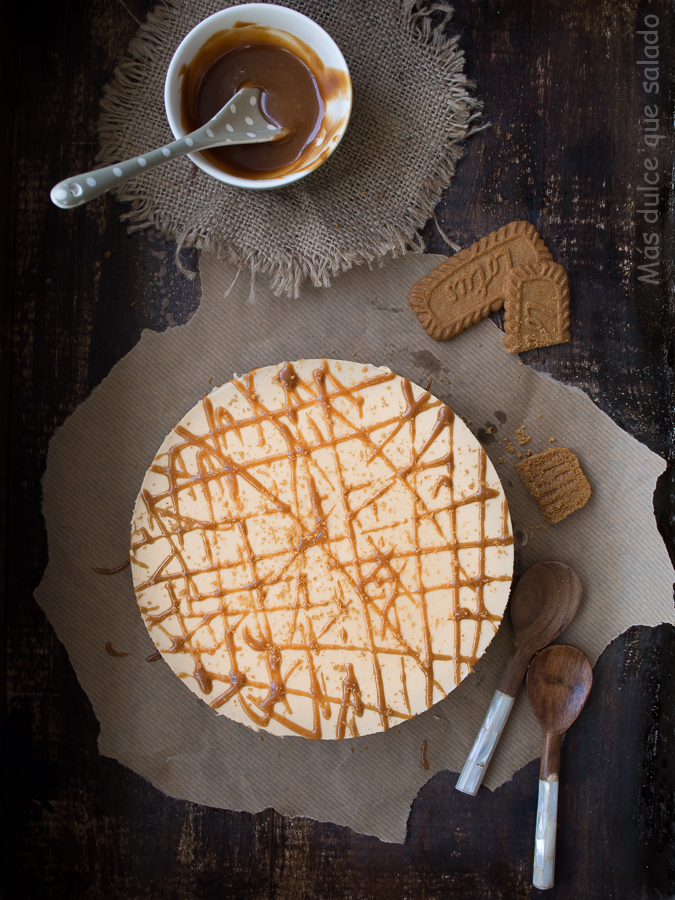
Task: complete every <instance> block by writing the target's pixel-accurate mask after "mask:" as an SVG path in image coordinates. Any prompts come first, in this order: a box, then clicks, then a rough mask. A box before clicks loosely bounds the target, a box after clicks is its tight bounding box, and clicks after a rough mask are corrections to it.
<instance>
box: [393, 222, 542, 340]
mask: <svg viewBox="0 0 675 900" xmlns="http://www.w3.org/2000/svg"><path fill="white" fill-rule="evenodd" d="M550 260H551V254H550V252H549V250H548V248H547V247H546V245H545V244H544V242H543V241H542V239H541V238H540V237H539V234H538V232H537V230H536V229H535V228H534V226H533V225H530V223H529V222H510V223H509V224H508V225H505V226H504V227H503V228H500V229H499V231H493V232H492V233H491V234H488V235H487V236H486V237H484V238H481V240H480V241H477V242H476V243H475V244H472V245H471V246H470V247H467V248H466V249H465V250H460V251H459V253H457V254H456V255H455V256H453V257H451V258H450V259H448V260H446V261H445V262H443V263H441V264H440V266H436V268H435V269H433V270H432V271H431V272H430V273H429V274H428V275H426V276H425V277H424V278H423V279H422V280H421V281H418V282H417V284H414V285H413V286H412V288H411V289H410V293H409V294H408V302H409V303H410V306H411V307H412V309H413V311H414V313H415V315H416V316H417V318H418V319H419V320H420V322H421V323H422V325H423V326H424V328H425V330H426V332H427V333H428V334H429V336H430V337H432V338H433V339H434V340H436V341H447V340H448V339H449V338H451V337H454V336H455V335H456V334H459V333H460V332H462V331H464V329H465V328H468V327H469V326H470V325H473V324H474V322H480V320H481V319H484V318H485V317H486V316H487V315H488V314H489V313H490V312H494V311H495V310H498V309H501V307H502V306H503V304H504V288H505V280H506V277H507V276H508V275H509V273H510V272H511V271H512V269H513V268H514V266H525V265H537V264H539V263H545V262H547V261H550Z"/></svg>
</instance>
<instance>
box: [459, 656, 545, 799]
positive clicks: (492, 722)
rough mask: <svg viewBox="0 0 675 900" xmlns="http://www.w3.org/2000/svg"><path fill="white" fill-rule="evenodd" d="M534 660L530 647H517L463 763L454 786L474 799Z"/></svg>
mask: <svg viewBox="0 0 675 900" xmlns="http://www.w3.org/2000/svg"><path fill="white" fill-rule="evenodd" d="M531 658H532V651H530V650H529V649H527V648H523V647H519V648H517V649H516V650H515V651H514V653H513V656H512V657H511V659H510V660H509V662H508V664H507V666H506V669H505V670H504V674H503V675H502V679H501V681H500V682H499V687H498V688H497V690H496V691H495V693H494V696H493V698H492V702H491V703H490V706H489V708H488V711H487V713H486V714H485V718H484V719H483V724H482V725H481V729H480V731H479V732H478V737H477V738H476V740H475V741H474V742H473V747H472V748H471V750H470V751H469V755H468V756H467V758H466V762H465V763H464V768H463V769H462V771H461V774H460V776H459V778H458V779H457V784H456V785H455V787H456V788H457V790H458V791H461V792H462V793H463V794H470V795H471V796H472V797H475V796H476V794H477V793H478V789H479V788H480V786H481V784H482V783H483V778H484V777H485V773H486V771H487V767H488V765H489V763H490V760H491V759H492V754H493V753H494V752H495V749H496V747H497V743H498V742H499V738H500V737H501V735H502V731H503V730H504V726H505V725H506V720H507V719H508V717H509V713H510V712H511V707H512V706H513V704H514V702H515V699H516V695H517V694H518V691H519V689H520V685H521V684H522V683H523V678H524V677H525V672H526V671H527V667H528V665H529V662H530V659H531Z"/></svg>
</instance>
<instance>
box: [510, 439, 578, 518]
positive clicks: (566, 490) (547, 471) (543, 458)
mask: <svg viewBox="0 0 675 900" xmlns="http://www.w3.org/2000/svg"><path fill="white" fill-rule="evenodd" d="M516 471H517V472H518V474H519V475H520V477H521V478H522V480H523V482H524V484H525V487H526V488H527V490H528V491H529V492H530V494H531V495H532V497H534V499H535V500H536V502H537V506H538V507H539V510H540V512H541V514H542V516H543V517H544V519H545V520H546V521H547V522H549V523H550V524H552V525H554V524H555V523H556V522H560V521H562V519H564V518H565V517H566V516H569V514H570V513H571V512H574V511H575V510H576V509H581V507H582V506H585V505H586V503H587V502H588V499H589V497H590V496H591V486H590V484H589V483H588V479H587V478H586V476H585V475H584V473H583V472H582V471H581V466H580V465H579V460H578V459H577V457H576V456H575V454H574V453H572V451H571V450H568V449H567V447H556V448H555V449H552V450H546V451H545V452H544V453H537V454H536V455H535V456H530V457H529V458H528V459H524V460H523V461H522V462H519V463H518V465H517V466H516Z"/></svg>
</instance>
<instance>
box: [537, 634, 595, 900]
mask: <svg viewBox="0 0 675 900" xmlns="http://www.w3.org/2000/svg"><path fill="white" fill-rule="evenodd" d="M592 684H593V669H592V668H591V664H590V663H589V661H588V660H587V659H586V657H585V656H584V654H583V653H582V652H581V650H577V648H576V647H569V646H568V645H567V644H555V645H554V646H553V647H547V648H546V649H545V650H542V651H541V653H537V655H536V656H535V658H534V659H533V660H532V664H531V665H530V668H529V671H528V673H527V696H528V698H529V700H530V705H531V706H532V709H533V711H534V714H535V716H536V717H537V719H539V724H540V725H541V727H542V728H543V729H544V748H543V750H542V754H541V768H540V769H539V799H538V801H537V830H536V834H535V838H534V867H533V873H532V884H533V885H534V886H535V887H536V888H541V889H542V890H545V889H546V888H550V887H553V872H554V869H555V837H556V826H557V821H558V782H559V778H560V744H561V742H562V736H563V734H564V733H565V732H566V731H567V729H568V728H569V727H570V725H571V724H572V722H574V720H575V719H576V718H577V716H578V715H579V713H580V712H581V710H582V709H583V708H584V705H585V703H586V700H587V699H588V695H589V693H590V690H591V685H592Z"/></svg>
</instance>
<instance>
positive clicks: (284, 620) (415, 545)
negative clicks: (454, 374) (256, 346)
mask: <svg viewBox="0 0 675 900" xmlns="http://www.w3.org/2000/svg"><path fill="white" fill-rule="evenodd" d="M130 557H131V566H132V572H133V580H134V589H135V592H136V598H137V602H138V606H139V609H140V611H141V614H142V615H143V618H144V620H145V624H146V626H147V628H148V631H149V633H150V636H151V638H152V640H153V641H154V643H155V645H156V647H157V649H158V650H159V652H160V653H161V654H162V656H163V658H164V659H165V660H166V661H167V662H168V664H169V665H170V666H171V668H172V669H173V671H174V672H175V673H176V675H177V676H178V677H179V678H181V679H182V680H183V682H184V683H185V684H186V686H187V687H189V688H190V689H191V690H192V691H194V692H195V693H196V694H197V695H198V696H199V697H201V699H202V700H204V702H205V703H207V704H208V705H209V706H210V707H211V708H212V709H213V710H215V711H216V712H217V713H218V714H221V715H226V716H229V717H230V718H231V719H234V720H236V721H237V722H241V723H243V724H244V725H248V726H249V727H251V728H254V729H266V730H267V731H269V732H271V733H274V734H278V735H302V736H304V737H307V738H314V739H328V740H340V739H342V738H345V737H356V736H358V735H364V734H370V733H372V732H376V731H385V730H387V729H388V728H391V727H392V726H396V725H400V724H401V723H402V722H404V721H405V720H407V719H410V718H412V716H415V715H417V714H418V713H420V712H423V711H424V710H426V709H428V708H430V707H431V706H432V705H433V704H434V703H436V702H438V701H439V700H441V699H443V698H444V697H445V696H446V695H447V694H448V693H449V692H450V691H452V690H453V689H454V688H455V687H457V685H458V684H459V683H460V682H461V680H462V679H463V678H465V677H466V676H467V675H468V674H469V673H470V672H471V670H472V667H473V665H474V664H475V662H476V660H477V659H478V658H479V656H480V655H481V654H482V653H483V652H484V650H485V648H486V647H487V645H488V644H489V643H490V641H491V639H492V637H493V636H494V634H495V633H496V631H497V628H498V627H499V623H500V622H501V619H502V616H503V613H504V609H505V607H506V603H507V600H508V596H509V589H510V584H511V577H512V573H513V538H512V533H511V521H510V517H509V513H508V507H507V502H506V498H505V496H504V492H503V490H502V486H501V484H500V481H499V478H498V476H497V473H496V472H495V470H494V468H493V466H492V464H491V463H490V461H489V460H488V458H487V457H486V455H485V452H484V450H483V448H482V447H481V446H480V444H479V443H478V441H477V440H476V439H475V437H474V436H473V435H472V434H471V432H470V431H469V429H468V428H467V427H466V425H465V424H464V422H463V421H462V420H461V419H460V418H459V417H458V416H455V415H454V414H453V412H452V410H451V409H450V408H449V407H448V406H446V405H445V404H444V403H442V402H441V401H440V400H438V399H437V398H436V397H434V396H433V395H432V394H431V393H430V392H429V391H428V390H425V389H424V388H421V387H419V386H418V385H416V384H413V383H412V382H410V381H408V380H407V379H405V378H401V377H400V376H398V375H396V374H395V373H393V372H392V371H391V370H390V369H388V368H385V367H381V368H375V367H374V366H371V365H364V364H362V363H356V362H346V361H342V360H325V359H304V360H299V361H298V362H293V363H290V362H286V363H283V364H280V365H276V366H268V367H266V368H260V369H254V370H253V371H251V372H249V373H248V374H247V375H245V376H243V377H239V376H235V377H234V378H233V379H232V381H229V382H228V383H227V384H224V385H223V386H222V387H219V388H216V389H215V390H214V391H213V392H212V393H210V394H209V395H207V396H206V397H204V398H203V400H201V401H200V402H199V403H198V404H197V405H196V406H195V407H193V409H191V410H190V412H189V413H188V414H187V415H186V416H185V417H184V418H183V419H182V420H181V422H179V423H178V425H176V426H175V428H174V429H173V430H172V431H171V433H170V434H169V435H168V436H167V437H166V439H165V440H164V442H163V444H162V446H161V447H160V448H159V450H158V452H157V455H156V456H155V458H154V460H153V462H152V465H151V466H150V468H149V469H148V471H147V473H146V475H145V478H144V480H143V485H142V487H141V491H140V493H139V495H138V499H137V501H136V506H135V509H134V515H133V521H132V535H131V549H130Z"/></svg>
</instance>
